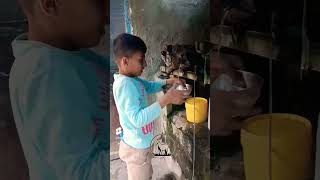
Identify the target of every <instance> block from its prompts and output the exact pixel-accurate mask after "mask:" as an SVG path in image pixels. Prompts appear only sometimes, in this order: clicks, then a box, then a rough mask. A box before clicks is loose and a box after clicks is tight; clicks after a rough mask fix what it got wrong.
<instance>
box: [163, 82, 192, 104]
mask: <svg viewBox="0 0 320 180" xmlns="http://www.w3.org/2000/svg"><path fill="white" fill-rule="evenodd" d="M176 88H177V84H174V85H173V86H172V87H171V88H170V89H169V90H168V91H167V93H166V94H165V95H164V96H162V97H160V98H159V99H158V102H159V104H160V106H161V108H163V107H164V106H166V105H168V104H178V105H180V104H183V103H184V102H185V99H186V98H187V96H185V95H184V93H185V91H181V90H176Z"/></svg>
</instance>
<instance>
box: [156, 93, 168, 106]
mask: <svg viewBox="0 0 320 180" xmlns="http://www.w3.org/2000/svg"><path fill="white" fill-rule="evenodd" d="M158 103H159V104H160V106H161V108H163V107H165V106H166V105H168V104H169V101H168V98H167V97H166V95H164V96H162V97H159V98H158Z"/></svg>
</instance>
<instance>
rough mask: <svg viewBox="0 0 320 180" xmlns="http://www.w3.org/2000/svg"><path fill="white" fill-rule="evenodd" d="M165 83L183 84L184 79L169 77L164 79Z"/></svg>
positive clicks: (184, 82)
mask: <svg viewBox="0 0 320 180" xmlns="http://www.w3.org/2000/svg"><path fill="white" fill-rule="evenodd" d="M166 84H171V85H172V84H181V85H185V84H186V81H185V80H184V79H178V78H170V79H167V80H166Z"/></svg>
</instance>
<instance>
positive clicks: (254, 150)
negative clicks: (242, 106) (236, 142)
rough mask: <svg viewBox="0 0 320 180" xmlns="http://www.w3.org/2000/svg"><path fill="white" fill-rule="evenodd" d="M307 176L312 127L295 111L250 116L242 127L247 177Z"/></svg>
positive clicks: (293, 179) (290, 179) (285, 179)
mask: <svg viewBox="0 0 320 180" xmlns="http://www.w3.org/2000/svg"><path fill="white" fill-rule="evenodd" d="M270 120H271V123H272V128H271V129H272V133H271V142H272V143H271V149H272V152H271V167H272V168H271V170H272V171H271V174H272V180H305V179H308V178H310V170H311V167H310V165H311V145H312V128H311V124H310V122H309V121H308V120H307V119H305V118H303V117H301V116H297V115H293V114H266V115H258V116H255V117H252V118H249V119H247V120H246V121H245V123H244V127H243V128H242V130H241V144H242V147H243V156H244V168H245V176H246V180H257V179H259V180H269V179H270V171H269V170H270V168H269V167H270V166H269V165H270V150H269V149H270V143H269V137H270V136H269V125H270Z"/></svg>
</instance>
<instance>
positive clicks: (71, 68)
mask: <svg viewBox="0 0 320 180" xmlns="http://www.w3.org/2000/svg"><path fill="white" fill-rule="evenodd" d="M12 48H13V53H14V56H15V61H14V64H13V66H12V69H11V72H10V80H9V86H10V98H11V105H12V110H13V114H14V120H15V123H16V127H17V130H18V134H19V137H20V141H21V144H22V147H23V151H24V154H25V157H26V160H27V163H28V167H29V176H30V180H91V179H95V180H106V179H108V177H109V152H108V151H109V144H108V141H109V114H108V111H109V107H108V102H109V100H108V96H107V94H108V93H109V90H108V87H109V83H108V74H107V72H108V71H107V68H109V67H108V60H107V59H105V58H103V57H101V56H98V55H96V54H95V53H93V52H91V51H89V50H80V51H65V50H62V49H57V48H54V47H51V46H49V45H47V44H44V43H41V42H34V41H29V40H27V37H26V35H22V36H20V37H18V38H17V39H16V40H15V41H14V42H13V43H12Z"/></svg>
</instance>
